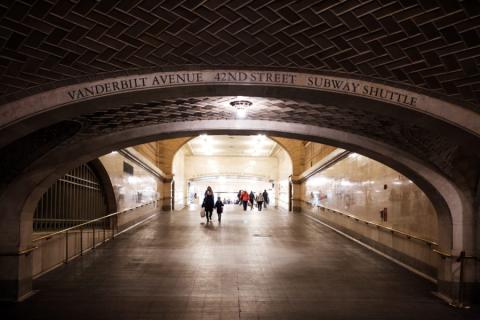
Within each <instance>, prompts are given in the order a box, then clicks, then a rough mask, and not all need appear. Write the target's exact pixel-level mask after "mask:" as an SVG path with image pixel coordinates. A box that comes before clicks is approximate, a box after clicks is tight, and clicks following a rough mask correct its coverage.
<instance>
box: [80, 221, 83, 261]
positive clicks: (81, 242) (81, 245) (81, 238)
mask: <svg viewBox="0 0 480 320" xmlns="http://www.w3.org/2000/svg"><path fill="white" fill-rule="evenodd" d="M80 255H81V256H83V227H81V228H80Z"/></svg>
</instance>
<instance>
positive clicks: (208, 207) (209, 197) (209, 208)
mask: <svg viewBox="0 0 480 320" xmlns="http://www.w3.org/2000/svg"><path fill="white" fill-rule="evenodd" d="M202 208H204V209H205V216H206V217H207V223H208V222H211V221H212V213H213V208H216V209H217V215H218V222H219V223H220V222H222V213H223V202H222V200H221V199H220V197H218V198H217V201H216V202H215V196H214V195H213V190H212V187H210V186H208V187H207V190H206V191H205V197H204V198H203V203H202Z"/></svg>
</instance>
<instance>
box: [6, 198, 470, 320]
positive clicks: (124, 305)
mask: <svg viewBox="0 0 480 320" xmlns="http://www.w3.org/2000/svg"><path fill="white" fill-rule="evenodd" d="M35 288H36V289H38V290H40V291H39V292H38V293H37V294H36V295H35V296H33V297H32V298H31V299H29V300H27V301H26V302H23V303H20V304H16V305H5V304H4V305H0V306H1V307H2V309H3V311H2V313H1V314H0V318H2V319H6V318H11V319H14V318H15V319H48V320H52V319H82V320H86V319H176V320H179V319H422V320H425V319H436V320H437V319H479V318H480V317H478V316H479V314H478V313H477V314H476V315H475V314H474V312H477V311H476V310H468V311H467V310H455V309H452V308H450V307H448V306H446V305H445V304H444V303H443V302H441V301H440V300H437V299H436V298H434V297H433V296H432V295H431V293H430V292H431V291H432V290H434V286H433V285H432V284H430V283H429V282H427V281H425V280H423V279H421V278H419V277H417V276H416V275H413V274H412V273H410V272H408V271H405V270H404V269H402V268H400V267H398V266H396V265H394V264H392V263H391V262H389V261H387V260H385V259H384V258H381V257H379V256H377V255H376V254H374V253H371V252H369V251H368V250H366V249H364V248H363V247H360V246H359V245H357V244H355V243H353V242H352V241H350V240H348V239H345V238H343V237H342V236H340V235H338V234H336V233H334V232H333V231H331V230H329V229H328V228H326V227H324V226H322V225H319V224H317V223H316V222H314V221H312V220H310V219H308V218H306V217H304V216H302V215H298V214H297V215H295V214H285V213H280V212H277V211H274V210H272V209H269V210H267V211H262V212H261V213H259V212H257V211H252V212H250V211H248V212H246V213H243V211H241V210H239V209H238V207H235V206H227V207H226V210H225V213H224V214H223V221H222V224H221V225H219V223H218V222H217V221H216V217H215V221H214V222H213V223H212V224H209V225H206V224H204V223H203V222H201V221H200V218H199V215H198V213H197V210H192V211H188V210H184V211H181V212H175V213H174V214H161V215H159V216H158V218H155V219H154V220H152V221H151V222H149V223H147V224H145V225H143V226H141V227H139V228H137V229H134V230H132V231H130V232H128V233H125V234H123V235H121V236H120V237H119V238H117V239H116V240H115V241H113V242H110V243H108V244H106V245H105V246H103V247H100V248H98V249H97V250H96V252H94V253H90V254H88V255H86V256H84V257H82V258H79V259H76V260H74V261H73V262H71V263H70V264H68V265H66V266H64V267H61V268H59V269H57V270H55V271H53V272H51V273H49V274H47V275H46V276H44V277H42V278H40V279H38V280H36V281H35ZM5 316H6V317H5Z"/></svg>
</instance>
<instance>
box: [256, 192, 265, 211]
mask: <svg viewBox="0 0 480 320" xmlns="http://www.w3.org/2000/svg"><path fill="white" fill-rule="evenodd" d="M256 200H257V206H258V211H262V205H263V194H262V192H259V193H258V194H257V197H256Z"/></svg>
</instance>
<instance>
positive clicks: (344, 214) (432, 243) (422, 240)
mask: <svg viewBox="0 0 480 320" xmlns="http://www.w3.org/2000/svg"><path fill="white" fill-rule="evenodd" d="M303 201H304V202H306V203H308V204H310V205H311V203H309V202H308V201H305V200H303ZM316 206H317V207H320V208H323V209H326V210H329V211H333V212H336V213H338V214H341V215H343V216H346V217H347V218H350V219H354V220H355V221H358V222H363V223H365V224H367V225H372V226H375V227H376V228H378V229H383V230H386V231H389V232H391V233H396V234H399V235H402V236H404V237H406V238H407V239H414V240H417V241H421V242H425V243H426V244H428V245H429V246H438V243H436V242H434V241H431V240H428V239H425V238H422V237H419V236H416V235H413V234H410V233H407V232H404V231H400V230H396V229H393V228H390V227H386V226H383V225H381V224H378V223H375V222H372V221H368V220H365V219H361V218H358V217H356V216H354V215H351V214H349V213H346V212H342V211H340V210H337V209H331V208H328V207H325V206H323V205H320V204H317V205H316Z"/></svg>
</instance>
